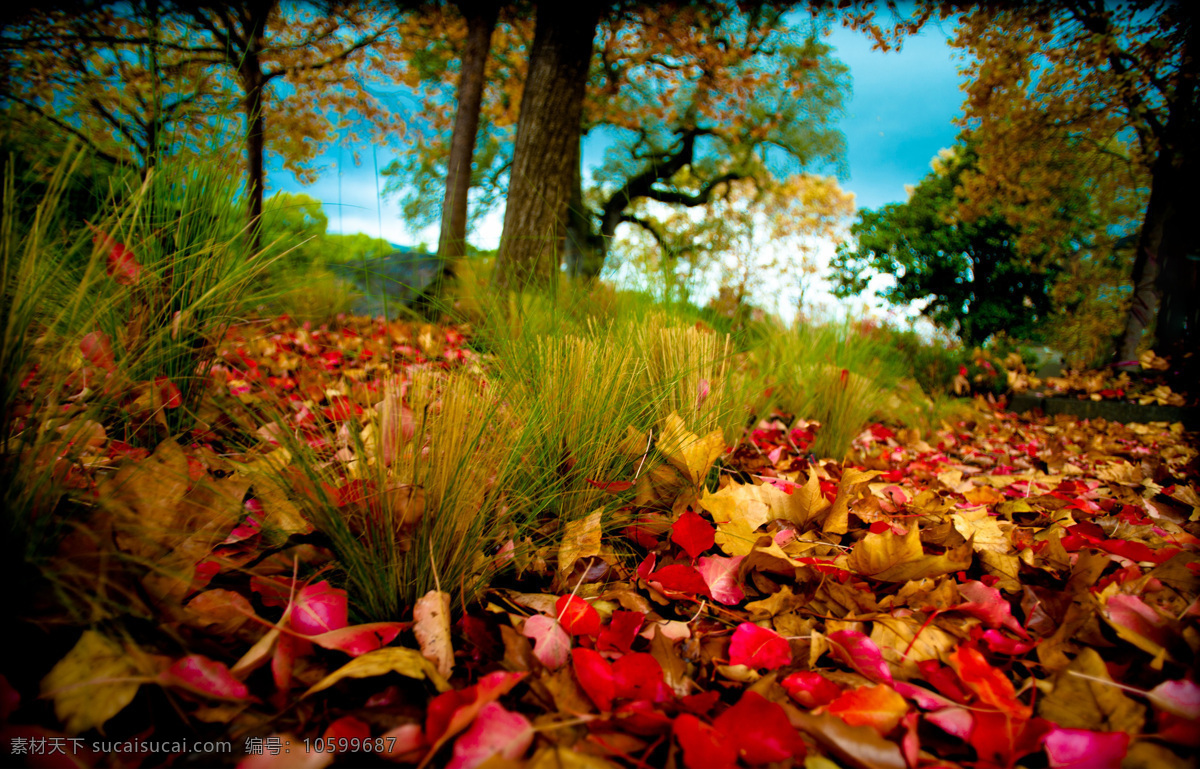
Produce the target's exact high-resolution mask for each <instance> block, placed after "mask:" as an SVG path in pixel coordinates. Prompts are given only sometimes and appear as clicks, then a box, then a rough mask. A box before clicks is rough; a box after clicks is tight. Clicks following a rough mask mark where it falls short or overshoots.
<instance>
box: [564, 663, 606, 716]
mask: <svg viewBox="0 0 1200 769" xmlns="http://www.w3.org/2000/svg"><path fill="white" fill-rule="evenodd" d="M571 667H572V669H574V671H575V678H576V680H578V681H579V685H580V687H582V688H583V690H584V691H585V692H587V696H588V697H590V698H591V700H592V702H593V703H595V705H596V707H597V708H598V709H599V710H601V711H602V712H605V713H607V712H608V711H610V710H612V701H613V697H615V696H616V693H617V684H616V681H615V679H614V678H613V669H612V665H610V664H609V663H608V660H606V659H604V658H603V657H601V656H600V653H599V652H597V651H595V650H593V649H572V650H571Z"/></svg>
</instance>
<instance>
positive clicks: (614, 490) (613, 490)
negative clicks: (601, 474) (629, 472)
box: [584, 478, 633, 494]
mask: <svg viewBox="0 0 1200 769" xmlns="http://www.w3.org/2000/svg"><path fill="white" fill-rule="evenodd" d="M584 480H585V481H587V482H588V483H590V484H591V485H593V486H595V487H596V488H598V489H600V490H601V491H607V492H608V493H609V494H619V493H621V492H622V491H629V490H630V489H632V488H633V481H609V482H608V483H601V482H600V481H593V480H592V479H591V478H584Z"/></svg>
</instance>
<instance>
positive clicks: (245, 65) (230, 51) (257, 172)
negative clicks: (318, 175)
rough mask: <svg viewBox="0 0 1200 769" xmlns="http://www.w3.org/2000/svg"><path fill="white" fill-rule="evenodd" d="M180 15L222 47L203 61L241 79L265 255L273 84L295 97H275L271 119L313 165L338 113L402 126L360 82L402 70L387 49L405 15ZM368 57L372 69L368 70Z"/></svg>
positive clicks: (256, 10)
mask: <svg viewBox="0 0 1200 769" xmlns="http://www.w3.org/2000/svg"><path fill="white" fill-rule="evenodd" d="M180 9H181V11H182V12H183V13H186V14H188V15H189V16H190V18H191V21H192V22H193V23H194V26H195V27H197V28H198V29H200V30H203V31H204V32H207V33H208V34H209V35H211V37H212V39H213V40H214V41H215V42H216V43H217V45H216V47H215V48H208V49H201V50H202V55H204V56H207V57H209V58H208V60H209V61H210V62H212V63H220V64H224V65H225V66H227V67H229V68H231V69H232V70H233V71H234V72H236V75H237V82H238V84H239V86H240V88H241V96H242V99H241V101H242V109H243V113H244V116H245V121H246V156H247V170H246V187H247V214H248V217H249V223H250V230H251V236H252V239H253V245H254V247H255V248H256V249H257V246H258V245H259V242H260V234H259V222H260V220H261V218H262V204H263V188H264V172H263V169H264V154H265V151H266V146H267V128H266V121H267V114H268V96H269V91H268V88H269V86H270V84H271V82H272V81H274V80H287V81H288V82H287V85H288V86H289V87H290V89H291V90H292V94H291V98H288V97H285V96H282V95H281V94H279V93H276V94H275V97H276V99H277V101H278V103H277V104H276V105H274V106H273V108H272V110H271V113H273V114H275V115H278V116H279V117H280V118H281V119H280V122H281V124H284V125H286V124H287V123H288V122H289V121H290V122H291V125H290V126H288V128H290V129H291V132H292V133H290V134H289V133H288V132H287V130H286V129H284V130H283V132H282V133H281V136H282V138H284V140H285V141H287V140H290V142H291V144H292V145H293V146H292V147H291V148H290V149H291V152H290V153H289V154H290V155H291V156H292V157H293V158H296V159H299V158H304V159H310V158H311V157H313V156H314V154H315V149H316V145H317V144H318V143H321V142H323V141H328V140H329V139H330V138H332V137H333V136H335V135H336V133H337V131H338V130H339V129H340V128H342V125H341V124H339V123H338V122H337V121H333V120H330V117H331V115H332V114H337V115H341V116H345V115H346V114H347V113H349V112H350V111H352V110H353V111H354V112H356V113H357V117H358V118H359V122H360V123H362V122H367V123H370V122H371V121H375V122H377V123H379V124H382V125H387V124H389V123H390V124H392V125H394V122H395V121H394V117H393V116H391V115H389V113H388V112H387V111H386V110H385V109H383V108H382V106H381V104H380V102H379V101H378V100H377V99H376V98H375V97H373V96H372V95H371V94H370V92H369V91H368V90H367V89H366V87H365V80H366V78H361V77H358V76H357V75H360V74H365V73H366V72H368V71H370V72H371V73H372V76H373V77H374V78H379V77H380V76H381V75H383V74H384V73H386V72H388V71H390V70H391V68H392V67H394V66H396V62H395V60H394V59H393V57H390V56H388V55H387V50H386V48H385V46H384V45H383V44H384V43H385V41H386V39H387V36H388V34H389V33H390V32H391V25H392V24H393V22H394V21H395V18H396V14H397V13H398V12H397V11H392V12H391V13H388V14H379V13H378V10H377V8H375V7H374V6H373V5H371V4H369V3H367V4H360V3H339V2H330V3H326V4H324V6H323V7H322V6H321V5H314V6H312V7H305V6H299V7H291V8H287V9H285V8H284V7H283V5H282V4H281V3H280V2H279V0H248V1H247V2H244V3H235V4H229V3H222V2H213V3H199V4H192V3H186V2H185V3H181V5H180ZM368 54H371V60H370V67H365V66H362V65H363V64H364V63H365V62H366V60H367V57H368ZM314 97H315V98H314ZM319 108H323V110H320V109H319ZM382 125H380V126H377V130H378V129H379V128H380V127H382ZM293 162H295V161H293ZM302 162H303V161H302ZM297 165H298V164H297Z"/></svg>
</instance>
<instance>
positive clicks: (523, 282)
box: [495, 0, 600, 290]
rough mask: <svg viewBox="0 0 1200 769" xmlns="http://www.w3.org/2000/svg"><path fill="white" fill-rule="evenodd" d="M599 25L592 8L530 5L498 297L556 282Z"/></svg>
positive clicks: (587, 2)
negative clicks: (533, 10)
mask: <svg viewBox="0 0 1200 769" xmlns="http://www.w3.org/2000/svg"><path fill="white" fill-rule="evenodd" d="M599 19H600V5H599V3H598V2H595V0H580V2H575V3H562V2H561V0H542V1H541V2H539V3H538V4H537V23H536V26H535V28H534V35H533V46H532V48H531V50H530V54H529V74H528V76H527V78H526V81H525V93H524V95H523V96H522V98H521V113H520V116H519V118H518V121H517V139H516V147H515V148H514V151H513V162H512V171H511V174H510V180H509V187H508V201H507V206H506V207H505V210H504V231H503V233H502V235H501V236H500V253H499V256H498V258H497V263H496V276H495V284H496V286H497V287H498V288H500V289H502V290H520V289H523V288H526V287H531V288H538V289H542V290H549V289H551V288H552V287H553V286H554V284H555V281H556V279H557V276H558V263H559V256H560V253H561V246H562V242H563V237H564V235H565V233H566V229H567V206H568V202H569V200H570V197H571V188H572V186H573V185H572V181H573V178H574V177H573V174H574V173H575V170H574V169H573V168H572V164H573V163H575V164H578V162H579V141H580V123H581V121H582V118H583V97H584V92H585V90H586V86H587V75H588V65H589V64H590V62H591V58H592V39H593V38H594V37H595V33H596V26H597V24H598V23H599Z"/></svg>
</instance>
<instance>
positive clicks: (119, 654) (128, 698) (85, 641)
mask: <svg viewBox="0 0 1200 769" xmlns="http://www.w3.org/2000/svg"><path fill="white" fill-rule="evenodd" d="M137 674H138V670H137V668H136V667H135V666H134V664H133V662H132V661H131V660H130V659H129V655H128V654H127V653H126V651H125V649H124V648H122V646H121V645H120V644H118V643H117V642H116V641H113V640H111V639H109V638H106V637H105V636H102V635H100V634H99V633H97V632H96V631H94V630H87V631H84V633H83V635H82V636H80V637H79V641H78V642H76V644H75V646H74V647H73V648H72V649H71V651H69V652H67V655H66V656H65V657H63V658H62V659H61V660H59V661H58V663H57V664H56V665H55V666H54V667H53V668H51V669H50V672H49V673H47V674H46V677H45V678H43V679H42V687H41V691H42V696H43V697H49V698H51V699H53V700H54V714H55V715H57V716H58V718H59V720H60V721H62V722H63V729H64V730H65V731H66V733H67V734H79V733H80V732H85V731H87V730H88V729H92V728H95V729H101V727H103V726H104V723H105V722H106V721H108V719H110V718H112V717H113V716H115V715H116V714H117V713H120V712H121V710H122V709H124V707H125V706H126V705H128V704H129V703H130V702H132V701H133V698H134V695H136V694H137V690H138V686H140V685H141V682H140V680H129V679H131V678H133V677H135V676H137Z"/></svg>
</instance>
